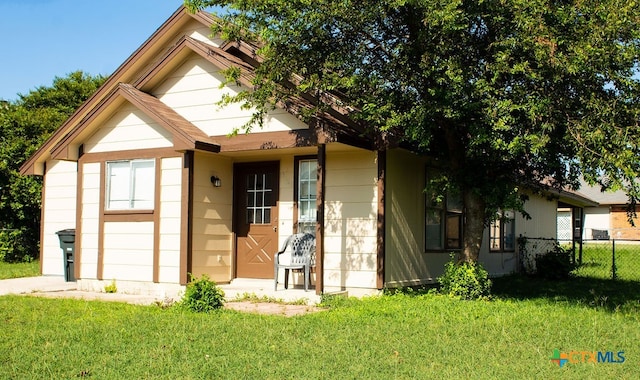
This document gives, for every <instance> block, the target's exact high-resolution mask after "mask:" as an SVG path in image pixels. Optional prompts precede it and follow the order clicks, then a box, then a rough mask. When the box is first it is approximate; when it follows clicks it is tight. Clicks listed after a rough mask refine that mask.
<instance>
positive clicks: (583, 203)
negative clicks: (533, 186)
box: [550, 189, 600, 207]
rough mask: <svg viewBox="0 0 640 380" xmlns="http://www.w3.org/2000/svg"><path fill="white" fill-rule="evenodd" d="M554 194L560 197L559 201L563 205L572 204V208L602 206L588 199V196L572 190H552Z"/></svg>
mask: <svg viewBox="0 0 640 380" xmlns="http://www.w3.org/2000/svg"><path fill="white" fill-rule="evenodd" d="M550 192H551V193H552V194H555V195H556V196H558V197H559V201H560V202H563V203H567V204H570V205H572V206H578V207H596V206H599V205H600V204H599V203H598V202H596V201H594V200H593V199H590V198H587V197H586V196H584V195H582V194H580V193H578V192H575V191H571V190H562V191H558V190H555V189H554V190H551V191H550Z"/></svg>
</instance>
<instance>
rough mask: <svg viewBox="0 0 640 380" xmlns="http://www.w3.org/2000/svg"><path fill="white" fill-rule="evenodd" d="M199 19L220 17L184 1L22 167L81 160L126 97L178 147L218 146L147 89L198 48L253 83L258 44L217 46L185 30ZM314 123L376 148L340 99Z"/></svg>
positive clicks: (39, 168) (319, 130) (292, 102)
mask: <svg viewBox="0 0 640 380" xmlns="http://www.w3.org/2000/svg"><path fill="white" fill-rule="evenodd" d="M194 20H195V21H196V22H197V23H199V25H201V26H202V27H206V28H209V27H210V26H211V25H212V24H213V23H214V22H215V18H214V16H213V15H211V14H209V13H206V12H202V11H201V12H198V13H196V14H190V13H189V12H187V11H186V9H185V7H184V6H180V7H179V8H178V10H176V12H174V13H173V15H171V17H169V19H168V20H167V21H166V22H165V23H164V24H163V25H162V26H161V27H160V28H158V29H157V30H156V32H155V33H154V34H153V35H151V37H149V38H148V39H147V40H146V41H145V42H144V43H143V44H142V46H140V48H138V49H137V50H136V51H135V52H134V53H133V54H132V55H131V56H130V57H129V58H128V59H127V60H126V61H125V62H124V63H123V64H122V65H120V67H118V69H116V71H115V72H114V73H113V74H112V75H111V76H110V77H109V78H108V79H107V80H106V81H105V83H104V84H103V85H102V86H101V87H100V88H99V89H98V90H97V91H96V93H94V94H93V95H92V96H91V97H90V98H89V99H88V100H87V101H85V102H84V103H83V104H82V105H81V106H80V107H79V108H78V109H77V110H76V112H75V113H74V114H73V115H71V117H69V119H67V120H66V121H65V122H64V123H63V124H62V125H61V126H60V127H59V128H58V129H57V130H56V131H55V132H54V133H53V134H52V136H51V137H50V138H49V139H48V140H47V141H46V142H45V143H44V144H43V145H42V146H41V147H40V148H39V149H38V150H37V151H36V152H35V153H34V154H33V155H32V156H31V157H30V158H29V159H28V160H27V161H26V162H25V163H24V164H23V165H22V167H21V169H20V172H21V173H22V174H35V175H42V174H44V163H45V162H46V161H47V160H48V159H51V158H53V159H61V160H76V159H77V156H78V149H77V148H78V147H79V144H80V143H81V138H82V137H86V136H87V135H88V134H89V133H90V132H91V130H92V128H91V126H92V125H93V127H95V123H93V124H92V122H93V121H95V120H97V119H98V118H99V117H102V116H99V114H100V112H102V111H104V110H105V109H107V108H109V107H115V106H117V105H119V104H121V102H122V101H125V100H126V101H128V102H130V103H131V104H133V105H134V106H135V107H137V108H138V109H140V110H141V111H142V112H144V113H145V114H146V115H147V116H149V117H151V118H152V119H153V120H155V121H156V122H158V123H159V124H160V125H161V126H163V127H164V128H166V129H167V130H168V131H169V132H170V133H171V134H172V135H173V137H174V147H175V149H177V150H190V149H200V150H206V151H209V152H219V151H220V146H219V145H218V144H216V143H215V142H214V141H212V140H211V139H210V138H209V136H206V134H205V133H204V132H203V131H202V130H200V129H199V128H197V127H196V126H194V125H193V124H191V123H190V122H189V121H187V120H186V119H184V118H183V117H181V116H180V115H178V114H177V113H176V112H175V111H173V110H172V109H171V108H170V107H168V106H166V105H165V104H164V103H162V102H161V101H160V100H158V99H157V98H155V97H153V96H152V95H150V94H148V93H145V90H146V91H150V90H151V89H152V88H153V86H155V85H156V84H157V83H159V81H161V80H163V79H164V75H163V74H164V73H166V72H168V71H169V70H171V69H172V68H175V67H176V66H177V65H178V64H180V63H181V62H183V61H184V59H186V58H187V57H188V56H189V55H190V54H193V53H195V54H198V55H200V56H201V57H203V58H205V59H207V60H208V61H209V62H211V63H212V64H214V65H215V66H217V67H219V68H221V69H225V68H229V67H239V68H241V69H242V70H241V72H242V75H241V77H240V81H241V83H242V84H243V85H245V86H248V87H251V86H252V84H251V79H252V78H253V76H254V73H255V67H256V66H255V65H258V64H259V62H260V58H259V57H258V56H257V54H256V50H257V48H256V47H255V46H253V45H250V44H248V43H244V42H227V43H222V44H221V45H220V47H217V46H214V45H210V44H208V43H205V42H203V41H199V40H197V39H196V38H193V37H189V36H186V35H184V30H185V28H186V27H187V26H188V25H189V23H193V21H194ZM167 46H169V48H168V49H167ZM163 49H165V50H163ZM317 104H318V100H316V99H315V98H313V97H312V96H309V95H301V96H299V97H296V98H294V97H290V98H289V99H288V100H287V101H286V102H283V103H280V104H278V106H280V107H281V108H283V109H285V110H287V111H288V112H289V113H291V114H293V115H294V116H299V115H300V113H301V111H302V110H304V109H309V108H310V107H314V106H316V105H317ZM309 125H310V129H313V130H314V132H313V133H314V134H315V135H316V138H315V139H314V140H316V141H317V142H334V141H337V142H345V143H347V144H350V145H355V146H360V147H363V148H366V149H372V148H373V142H372V141H369V140H366V139H364V138H362V136H363V129H362V128H359V127H358V125H357V124H356V123H354V122H353V121H352V120H351V119H350V118H349V117H348V116H347V115H346V113H345V112H344V110H340V109H339V108H338V107H337V106H335V105H330V107H328V109H327V110H326V111H325V112H323V113H322V114H320V115H318V116H317V117H315V118H314V120H312V121H311V122H310V123H309Z"/></svg>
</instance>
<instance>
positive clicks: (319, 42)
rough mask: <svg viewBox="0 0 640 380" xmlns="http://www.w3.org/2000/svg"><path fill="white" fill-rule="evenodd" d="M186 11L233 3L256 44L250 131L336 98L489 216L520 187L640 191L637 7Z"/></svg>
mask: <svg viewBox="0 0 640 380" xmlns="http://www.w3.org/2000/svg"><path fill="white" fill-rule="evenodd" d="M186 3H187V4H190V5H193V6H196V7H202V6H207V5H222V6H227V8H226V9H227V10H229V13H226V14H225V15H224V16H223V17H224V19H225V21H226V22H228V24H223V25H224V26H223V27H221V28H219V30H221V31H225V32H228V33H227V35H229V36H231V35H233V36H234V38H235V37H238V36H239V35H240V34H239V33H238V32H237V30H238V29H237V28H240V29H246V30H249V31H252V32H254V34H252V35H247V34H245V36H247V37H248V38H254V39H257V38H258V36H259V37H260V40H259V41H258V42H259V45H261V46H264V48H263V51H264V52H265V55H264V58H265V59H264V62H263V63H261V65H260V66H259V67H258V68H257V70H256V80H255V83H254V85H256V86H257V89H256V90H253V89H252V91H248V92H247V93H246V94H243V95H242V96H238V98H237V100H238V101H242V102H247V103H248V104H251V105H252V106H254V109H255V110H256V114H255V115H256V117H255V118H254V119H253V120H252V121H253V122H254V123H259V122H260V120H261V118H262V116H264V115H265V114H266V112H265V110H266V108H265V107H266V106H265V105H267V104H270V105H272V106H273V105H274V104H275V103H274V100H281V99H284V97H286V96H296V95H300V94H302V93H305V94H307V95H309V94H310V95H312V96H315V97H316V99H319V100H321V99H323V97H322V95H323V94H327V93H331V94H335V95H336V97H337V98H339V100H340V102H341V104H342V106H344V108H348V109H350V110H353V111H352V112H351V113H350V114H349V116H350V117H351V118H353V119H355V120H357V121H358V122H360V123H361V124H362V125H364V126H365V127H366V128H368V130H369V132H374V133H378V132H384V136H385V137H389V138H390V140H391V141H397V140H399V141H404V142H407V143H409V144H410V145H411V146H414V147H419V149H420V153H424V154H426V155H429V156H431V157H433V158H437V159H438V162H441V163H442V166H443V169H445V170H449V171H450V178H451V179H452V182H454V183H457V185H458V187H461V188H465V187H466V188H469V190H471V191H474V192H476V193H479V194H481V196H482V197H483V198H485V199H489V200H490V202H489V203H488V204H487V212H489V210H491V209H495V208H499V207H501V206H502V205H501V204H498V203H493V202H494V201H495V202H507V201H514V202H515V201H516V199H515V198H514V197H515V196H516V194H514V193H513V192H512V191H511V189H513V188H515V187H516V186H522V185H524V186H526V188H528V189H531V190H533V191H534V192H535V191H541V190H545V189H548V187H549V186H553V187H556V188H562V187H565V186H567V185H575V184H576V183H577V182H576V180H577V178H578V175H580V174H584V175H585V176H587V177H589V178H591V180H592V181H597V180H598V178H603V177H606V178H607V181H609V182H611V183H614V184H616V185H618V186H620V187H626V188H627V190H628V191H629V193H630V194H631V195H632V196H636V195H638V191H637V190H636V189H635V188H634V186H635V185H633V184H634V181H635V180H636V178H637V177H638V176H639V175H640V164H639V163H638V162H639V160H638V157H640V151H639V149H638V145H639V141H640V128H638V118H639V116H640V102H639V101H640V97H639V96H638V94H640V79H639V76H638V75H637V73H638V68H639V67H640V28H638V25H640V6H639V5H638V4H637V3H636V2H634V1H624V0H603V1H578V0H575V1H561V2H558V1H549V0H485V1H445V0H442V1H440V0H438V1H426V0H383V1H377V0H376V1H373V0H364V1H358V2H354V1H347V0H345V1H329V0H318V1H291V2H290V1H286V2H285V1H283V0H261V1H252V2H249V1H244V0H225V1H188V0H187V1H186ZM231 32H234V33H231ZM223 35H225V34H224V33H223ZM296 75H297V76H298V77H301V78H302V79H301V80H300V81H299V82H298V84H297V85H296V86H288V85H287V81H290V79H291V78H292V77H294V76H296ZM322 109H323V104H319V105H318V106H317V107H316V108H314V109H313V110H306V111H307V113H306V115H307V116H309V117H313V116H314V112H320V111H321V110H322ZM634 194H635V195H634ZM516 203H518V202H516Z"/></svg>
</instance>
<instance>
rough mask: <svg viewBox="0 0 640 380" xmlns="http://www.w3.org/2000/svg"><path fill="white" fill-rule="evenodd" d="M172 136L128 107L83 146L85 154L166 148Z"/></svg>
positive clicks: (117, 113) (171, 143)
mask: <svg viewBox="0 0 640 380" xmlns="http://www.w3.org/2000/svg"><path fill="white" fill-rule="evenodd" d="M171 146H173V142H172V136H171V134H170V133H169V132H167V131H166V130H165V129H164V128H162V127H160V126H159V125H158V123H156V122H155V121H154V120H153V119H151V118H150V117H149V116H147V115H145V114H144V113H143V112H142V111H140V110H138V109H137V108H135V107H133V106H132V105H128V106H124V107H122V108H121V109H119V110H118V112H116V113H115V114H114V115H113V116H112V117H111V118H110V119H109V120H108V121H107V122H106V123H104V125H103V126H102V127H101V128H100V129H98V130H97V131H96V132H95V133H94V134H93V135H92V136H91V137H90V138H89V139H88V140H87V142H86V143H85V151H86V152H87V153H98V152H114V151H122V150H136V149H150V148H166V147H171Z"/></svg>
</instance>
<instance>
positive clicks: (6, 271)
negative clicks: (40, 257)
mask: <svg viewBox="0 0 640 380" xmlns="http://www.w3.org/2000/svg"><path fill="white" fill-rule="evenodd" d="M39 275H40V262H39V261H35V260H34V261H31V262H29V263H26V262H25V263H12V264H10V263H5V262H4V261H1V260H0V280H3V279H7V278H18V277H32V276H39Z"/></svg>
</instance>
